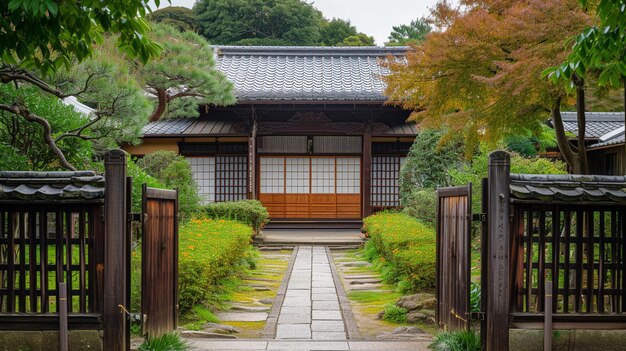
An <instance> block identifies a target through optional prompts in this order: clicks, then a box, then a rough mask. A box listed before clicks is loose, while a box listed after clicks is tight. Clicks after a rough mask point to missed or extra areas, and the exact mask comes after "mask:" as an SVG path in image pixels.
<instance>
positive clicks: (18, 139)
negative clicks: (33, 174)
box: [0, 84, 92, 171]
mask: <svg viewBox="0 0 626 351" xmlns="http://www.w3.org/2000/svg"><path fill="white" fill-rule="evenodd" d="M12 101H22V102H23V103H24V104H28V105H29V106H31V107H32V112H33V113H36V114H40V115H45V116H46V118H47V120H48V122H49V123H50V126H51V127H52V129H53V130H55V131H56V132H55V134H53V137H54V138H57V139H58V138H59V137H60V136H61V135H62V134H63V132H65V131H70V130H74V129H76V128H80V127H81V126H83V125H84V124H85V123H87V122H88V121H89V118H88V117H87V116H85V115H84V114H82V113H80V112H76V111H75V110H74V108H73V107H71V106H67V105H65V104H64V103H63V102H61V100H59V99H58V98H56V97H54V96H51V95H48V94H44V93H42V92H41V91H40V90H39V89H37V88H35V87H32V86H24V87H22V88H20V89H16V88H15V87H14V86H12V85H9V84H2V85H0V103H2V104H4V103H10V102H12ZM42 129H43V128H42V126H41V125H39V124H34V123H29V122H28V121H26V120H24V119H23V118H21V117H20V116H17V115H15V114H13V113H10V112H6V111H0V150H2V151H3V152H2V157H1V160H2V161H0V169H2V170H37V171H43V170H57V169H59V168H61V165H60V164H59V163H58V158H57V157H56V155H55V154H54V152H53V151H52V150H51V149H50V148H49V147H48V146H47V145H46V144H45V143H43V142H42V139H41V134H42ZM85 136H86V137H91V136H92V133H91V131H87V134H85ZM57 145H58V147H59V148H60V149H61V150H62V151H63V152H64V154H65V155H66V157H67V159H68V161H69V162H72V163H73V164H76V165H80V166H81V167H87V166H88V164H89V162H90V161H91V157H92V152H91V142H90V141H88V140H83V139H81V138H63V139H59V140H58V142H57Z"/></svg>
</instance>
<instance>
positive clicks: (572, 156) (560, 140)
mask: <svg viewBox="0 0 626 351" xmlns="http://www.w3.org/2000/svg"><path fill="white" fill-rule="evenodd" d="M550 113H551V115H552V122H553V123H554V131H555V133H556V143H557V145H558V147H559V150H560V151H561V155H563V158H564V159H565V162H566V163H567V164H568V165H569V167H570V170H571V171H572V172H573V173H580V160H579V158H578V154H577V153H576V152H575V151H574V150H572V146H571V145H570V142H569V140H568V139H567V135H566V133H565V127H563V118H562V117H561V98H560V97H559V98H557V99H556V101H554V103H553V105H552V110H551V111H550Z"/></svg>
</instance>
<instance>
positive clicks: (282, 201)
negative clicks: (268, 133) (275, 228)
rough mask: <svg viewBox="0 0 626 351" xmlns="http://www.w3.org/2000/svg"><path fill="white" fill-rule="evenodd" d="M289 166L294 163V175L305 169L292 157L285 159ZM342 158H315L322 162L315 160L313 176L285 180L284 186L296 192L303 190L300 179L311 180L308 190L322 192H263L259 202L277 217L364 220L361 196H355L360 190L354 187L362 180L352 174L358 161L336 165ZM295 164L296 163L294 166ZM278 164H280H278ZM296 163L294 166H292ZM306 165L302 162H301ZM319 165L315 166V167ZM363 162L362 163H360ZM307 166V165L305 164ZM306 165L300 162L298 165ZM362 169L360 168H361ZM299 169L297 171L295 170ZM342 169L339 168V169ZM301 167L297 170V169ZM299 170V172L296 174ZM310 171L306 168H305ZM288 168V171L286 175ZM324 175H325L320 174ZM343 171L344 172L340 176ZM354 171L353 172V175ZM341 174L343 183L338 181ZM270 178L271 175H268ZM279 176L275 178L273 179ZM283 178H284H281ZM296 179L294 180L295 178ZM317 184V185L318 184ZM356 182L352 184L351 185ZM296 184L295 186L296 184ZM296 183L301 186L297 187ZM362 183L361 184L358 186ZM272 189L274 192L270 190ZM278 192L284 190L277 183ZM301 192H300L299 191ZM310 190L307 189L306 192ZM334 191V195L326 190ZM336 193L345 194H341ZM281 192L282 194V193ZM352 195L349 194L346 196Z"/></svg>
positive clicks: (311, 166) (311, 173)
mask: <svg viewBox="0 0 626 351" xmlns="http://www.w3.org/2000/svg"><path fill="white" fill-rule="evenodd" d="M273 158H274V159H281V157H273ZM282 159H284V160H285V163H289V164H290V168H289V171H290V172H292V173H293V172H296V173H297V172H300V173H301V171H302V169H301V168H302V167H300V168H298V167H295V166H294V165H295V164H296V163H297V162H295V161H292V162H288V161H290V159H289V158H287V157H285V158H282ZM337 159H339V158H335V157H324V158H313V160H318V161H317V162H313V161H311V162H310V163H309V172H310V173H309V177H308V178H307V177H306V176H302V175H301V174H298V175H297V177H296V175H294V174H289V175H287V174H285V176H284V177H283V178H281V179H282V180H281V181H283V182H285V183H283V184H284V188H285V189H286V190H287V191H289V190H295V191H298V192H300V191H303V189H301V188H302V187H301V186H300V185H301V184H300V183H298V180H300V179H304V180H307V179H308V180H309V182H310V183H309V184H310V188H309V189H308V191H318V192H317V193H297V194H296V193H288V194H264V193H261V190H260V191H259V200H260V201H261V203H263V205H264V206H265V207H267V210H268V212H269V214H270V217H273V218H360V217H361V194H359V193H352V192H356V191H358V190H359V189H358V187H357V188H354V185H350V184H352V183H354V181H359V179H360V177H359V176H358V175H357V176H356V177H355V176H353V175H351V174H352V173H353V172H354V162H352V161H351V162H352V163H350V162H346V161H345V159H346V157H343V158H342V163H341V166H338V165H337V164H335V162H339V161H337ZM328 160H332V163H333V164H329V162H328ZM294 162H295V163H294ZM278 163H280V162H279V161H278ZM292 163H293V164H292ZM301 163H302V162H301ZM314 163H315V164H314ZM359 163H360V160H359ZM304 164H306V163H304ZM298 165H299V166H302V165H301V164H300V163H298V164H297V165H296V166H298ZM357 166H358V165H357ZM294 167H295V168H294ZM338 167H339V168H338ZM296 168H297V169H296ZM294 169H295V171H294ZM305 169H306V168H305ZM286 171H287V169H285V172H286ZM320 172H321V173H320ZM339 172H343V173H339ZM351 172H352V173H351ZM314 173H315V174H314ZM340 175H341V177H342V178H341V180H337V179H338V178H337V177H339V176H340ZM266 176H267V175H266ZM277 177H278V176H274V175H272V178H277ZM279 178H280V177H279ZM292 178H293V179H292ZM287 179H291V180H290V181H291V183H289V184H291V185H290V186H289V187H287ZM316 182H317V185H316V184H315V183H316ZM350 182H352V183H350ZM292 183H293V184H292ZM295 183H298V184H300V185H298V186H296V185H294V184H295ZM357 184H358V183H357ZM268 189H270V188H269V187H268ZM271 189H274V190H272V191H276V189H279V190H280V189H281V188H280V184H273V187H272V188H271ZM298 189H299V190H298ZM304 190H306V189H304ZM330 190H332V192H331V193H326V191H330ZM335 191H340V192H344V193H342V194H337V193H335ZM278 192H280V191H278ZM346 192H349V193H346Z"/></svg>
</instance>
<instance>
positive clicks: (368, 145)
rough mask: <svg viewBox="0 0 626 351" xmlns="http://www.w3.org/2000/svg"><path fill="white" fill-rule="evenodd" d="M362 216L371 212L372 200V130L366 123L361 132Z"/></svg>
mask: <svg viewBox="0 0 626 351" xmlns="http://www.w3.org/2000/svg"><path fill="white" fill-rule="evenodd" d="M362 162H363V164H362V169H363V188H362V189H361V192H362V193H363V200H362V201H363V211H362V215H363V217H367V216H369V215H370V214H372V202H371V199H370V196H371V194H370V193H371V191H370V190H371V184H372V179H371V178H372V130H371V126H370V125H367V127H366V128H365V133H363V161H362Z"/></svg>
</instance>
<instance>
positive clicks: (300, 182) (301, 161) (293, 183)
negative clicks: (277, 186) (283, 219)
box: [285, 157, 309, 194]
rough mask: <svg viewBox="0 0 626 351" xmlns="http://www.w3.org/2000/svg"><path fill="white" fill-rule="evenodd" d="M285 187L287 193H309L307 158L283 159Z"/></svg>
mask: <svg viewBox="0 0 626 351" xmlns="http://www.w3.org/2000/svg"><path fill="white" fill-rule="evenodd" d="M285 166H286V168H285V169H286V172H285V174H286V176H287V179H285V189H286V193H287V194H308V193H309V158H308V157H307V158H304V157H288V158H286V159H285Z"/></svg>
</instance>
